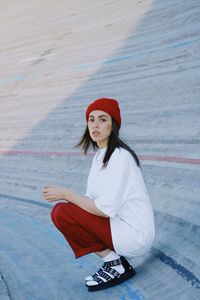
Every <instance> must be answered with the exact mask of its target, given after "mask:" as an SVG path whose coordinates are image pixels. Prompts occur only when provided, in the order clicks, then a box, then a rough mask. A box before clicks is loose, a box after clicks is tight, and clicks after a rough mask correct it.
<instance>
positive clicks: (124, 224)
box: [43, 98, 154, 291]
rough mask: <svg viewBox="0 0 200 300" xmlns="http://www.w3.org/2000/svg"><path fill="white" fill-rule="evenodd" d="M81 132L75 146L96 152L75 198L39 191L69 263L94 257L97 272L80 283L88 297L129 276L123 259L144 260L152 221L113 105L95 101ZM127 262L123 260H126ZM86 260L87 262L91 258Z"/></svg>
mask: <svg viewBox="0 0 200 300" xmlns="http://www.w3.org/2000/svg"><path fill="white" fill-rule="evenodd" d="M86 121H87V126H86V129H85V132H84V134H83V137H82V139H81V141H80V143H79V144H78V146H81V147H82V149H83V150H84V153H85V154H86V153H87V151H88V149H89V147H90V146H93V148H94V149H97V150H98V151H97V152H96V155H95V157H94V159H93V162H92V166H91V170H90V173H89V176H88V183H87V192H86V195H85V196H80V195H78V194H76V193H74V192H72V191H71V190H68V189H65V188H62V187H59V186H52V185H51V186H45V187H44V189H43V194H44V197H45V199H46V200H47V201H49V202H52V201H58V200H66V201H67V202H66V203H65V202H60V203H58V204H56V205H55V206H54V207H53V209H52V212H51V218H52V220H53V223H54V224H55V226H56V227H57V228H58V230H59V231H60V232H61V233H62V234H63V235H64V237H65V238H66V240H67V242H68V243H69V245H70V246H71V248H72V250H73V251H74V254H75V257H76V258H78V257H80V256H83V255H86V254H88V253H93V252H94V253H96V254H97V255H98V256H99V257H100V258H101V259H102V260H103V262H102V266H101V267H100V268H99V269H98V270H97V271H96V273H95V274H94V275H90V276H87V277H86V278H85V284H86V286H87V287H88V290H89V291H96V290H101V289H105V288H108V287H111V286H114V285H117V284H119V283H122V282H124V281H125V280H127V279H129V278H131V277H133V276H134V275H135V270H134V269H133V268H132V266H131V265H130V264H129V262H128V261H127V259H128V258H133V257H139V256H142V255H144V254H145V253H146V252H147V251H148V250H149V249H150V247H151V246H152V243H153V240H154V216H153V211H152V206H151V202H150V200H149V196H148V193H147V190H146V187H145V183H144V181H143V177H142V174H141V170H140V163H139V160H138V157H137V155H136V154H135V152H134V151H133V150H132V149H131V148H129V147H128V146H127V145H126V144H125V143H123V142H122V141H121V139H120V138H119V129H120V127H121V116H120V109H119V106H118V102H117V101H116V100H114V99H107V98H101V99H97V100H95V101H94V102H93V103H92V104H90V105H89V106H88V108H87V110H86ZM125 257H126V258H127V259H126V258H125ZM91 259H92V258H91Z"/></svg>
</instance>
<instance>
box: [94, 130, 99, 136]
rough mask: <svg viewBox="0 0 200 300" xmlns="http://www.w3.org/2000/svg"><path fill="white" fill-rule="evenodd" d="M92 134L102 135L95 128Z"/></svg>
mask: <svg viewBox="0 0 200 300" xmlns="http://www.w3.org/2000/svg"><path fill="white" fill-rule="evenodd" d="M92 135H93V136H98V135H100V132H99V131H97V130H95V131H93V132H92Z"/></svg>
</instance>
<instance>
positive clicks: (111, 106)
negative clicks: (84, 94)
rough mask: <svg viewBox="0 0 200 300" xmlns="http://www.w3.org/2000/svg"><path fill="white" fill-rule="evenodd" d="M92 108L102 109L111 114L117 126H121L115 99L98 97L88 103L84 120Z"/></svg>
mask: <svg viewBox="0 0 200 300" xmlns="http://www.w3.org/2000/svg"><path fill="white" fill-rule="evenodd" d="M93 110H102V111H105V112H106V113H108V114H109V115H111V117H113V119H115V121H116V122H117V123H118V125H119V128H120V127H121V116H120V109H119V105H118V102H117V100H115V99H108V98H100V99H97V100H95V101H94V102H93V103H92V104H90V105H89V106H88V108H87V110H86V120H87V121H88V117H89V114H90V113H91V111H93Z"/></svg>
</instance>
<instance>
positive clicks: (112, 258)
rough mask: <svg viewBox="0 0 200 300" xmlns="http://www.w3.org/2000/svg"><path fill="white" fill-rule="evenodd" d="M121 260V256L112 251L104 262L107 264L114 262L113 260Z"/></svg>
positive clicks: (105, 257)
mask: <svg viewBox="0 0 200 300" xmlns="http://www.w3.org/2000/svg"><path fill="white" fill-rule="evenodd" d="M119 258H120V256H119V255H118V254H117V253H116V252H114V251H110V252H109V253H108V254H107V255H106V256H104V257H103V261H104V262H107V261H112V260H116V259H119Z"/></svg>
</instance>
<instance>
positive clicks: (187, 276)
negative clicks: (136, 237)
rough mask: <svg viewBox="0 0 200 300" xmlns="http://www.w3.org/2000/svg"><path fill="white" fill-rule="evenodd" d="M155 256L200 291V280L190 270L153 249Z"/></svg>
mask: <svg viewBox="0 0 200 300" xmlns="http://www.w3.org/2000/svg"><path fill="white" fill-rule="evenodd" d="M152 252H153V255H154V257H155V258H157V259H159V260H160V261H161V262H163V263H164V264H166V265H168V266H170V267H171V268H172V269H173V270H175V271H176V272H177V273H178V274H179V275H181V276H182V277H183V278H184V279H186V280H187V281H188V282H190V283H191V284H192V286H193V287H195V288H196V289H200V280H199V279H198V278H197V277H196V276H195V275H194V274H193V273H192V272H190V271H189V270H187V269H186V268H185V267H183V266H182V265H181V264H178V263H177V262H176V261H175V260H174V259H173V258H172V257H170V256H167V255H166V254H165V253H164V252H162V251H160V250H158V249H156V248H153V249H152Z"/></svg>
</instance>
